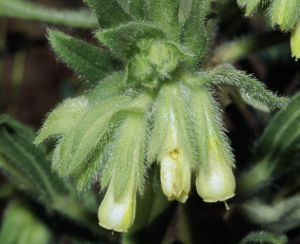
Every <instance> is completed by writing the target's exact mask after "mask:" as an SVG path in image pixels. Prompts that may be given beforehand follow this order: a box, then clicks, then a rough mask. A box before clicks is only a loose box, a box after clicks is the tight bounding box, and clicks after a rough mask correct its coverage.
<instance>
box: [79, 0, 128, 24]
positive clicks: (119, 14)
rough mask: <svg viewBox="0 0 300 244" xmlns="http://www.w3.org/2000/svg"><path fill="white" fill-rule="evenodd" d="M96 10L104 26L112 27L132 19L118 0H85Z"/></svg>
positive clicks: (100, 22)
mask: <svg viewBox="0 0 300 244" xmlns="http://www.w3.org/2000/svg"><path fill="white" fill-rule="evenodd" d="M84 1H85V2H86V3H87V4H88V5H89V6H90V7H91V8H92V9H93V10H94V12H95V14H96V15H97V17H98V21H99V24H100V26H101V27H102V28H110V27H114V26H117V25H119V24H121V23H124V22H128V21H130V17H129V16H128V15H127V14H125V12H124V11H123V10H122V8H121V7H120V6H119V4H118V3H117V1H116V0H84Z"/></svg>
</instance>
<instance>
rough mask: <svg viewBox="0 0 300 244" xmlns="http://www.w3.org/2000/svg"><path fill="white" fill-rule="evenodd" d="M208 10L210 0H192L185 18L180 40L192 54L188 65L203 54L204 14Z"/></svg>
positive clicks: (196, 61)
mask: <svg viewBox="0 0 300 244" xmlns="http://www.w3.org/2000/svg"><path fill="white" fill-rule="evenodd" d="M209 10H210V0H193V1H192V6H191V12H190V14H189V17H188V18H187V19H186V20H185V23H184V25H183V30H182V37H181V38H182V40H183V43H184V44H185V45H187V47H188V48H189V49H190V51H191V52H192V53H193V54H194V58H193V59H190V62H189V63H190V65H192V66H194V65H196V64H197V63H198V62H199V61H200V60H201V58H202V57H203V56H204V54H205V52H206V47H207V30H206V16H207V14H208V12H209Z"/></svg>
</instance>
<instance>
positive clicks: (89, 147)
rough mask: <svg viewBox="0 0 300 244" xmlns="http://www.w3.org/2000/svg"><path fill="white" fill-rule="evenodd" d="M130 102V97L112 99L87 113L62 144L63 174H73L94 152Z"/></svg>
mask: <svg viewBox="0 0 300 244" xmlns="http://www.w3.org/2000/svg"><path fill="white" fill-rule="evenodd" d="M129 100H130V98H128V97H122V96H117V97H112V98H110V99H108V100H106V101H103V102H101V103H99V104H98V105H95V106H94V107H92V108H91V109H89V110H88V111H87V113H86V114H85V115H84V116H83V117H82V119H81V120H80V121H79V123H78V126H76V128H74V130H73V131H72V132H71V133H70V134H69V135H67V137H66V139H64V141H63V142H65V143H63V142H62V144H61V148H60V151H61V153H63V154H64V155H66V156H65V157H62V160H61V165H63V168H62V169H61V172H60V173H61V174H63V175H69V174H70V173H72V172H73V171H74V170H75V169H76V168H77V167H78V166H79V165H80V164H81V163H82V161H83V160H85V159H86V157H87V156H88V155H89V153H92V152H93V150H94V149H95V147H96V146H97V145H98V143H99V141H100V140H101V138H102V136H104V135H105V133H106V132H107V131H108V130H109V129H110V126H111V120H112V118H113V115H114V114H115V113H116V112H117V111H118V110H119V109H120V107H121V106H120V105H123V104H126V103H127V102H128V101H129ZM71 141H72V142H71ZM68 155H69V156H68ZM70 155H72V157H71V156H70Z"/></svg>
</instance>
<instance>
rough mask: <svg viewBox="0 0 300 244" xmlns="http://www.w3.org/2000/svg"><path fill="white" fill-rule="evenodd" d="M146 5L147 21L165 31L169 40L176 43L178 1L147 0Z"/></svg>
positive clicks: (177, 37)
mask: <svg viewBox="0 0 300 244" xmlns="http://www.w3.org/2000/svg"><path fill="white" fill-rule="evenodd" d="M146 4H147V5H146V6H147V8H146V9H147V15H148V16H147V17H148V19H149V20H150V21H151V22H152V23H153V24H155V25H157V26H159V27H160V28H161V29H163V30H165V32H166V33H167V37H168V38H169V39H171V40H173V41H178V40H179V33H180V27H179V23H178V0H164V1H161V0H147V1H146Z"/></svg>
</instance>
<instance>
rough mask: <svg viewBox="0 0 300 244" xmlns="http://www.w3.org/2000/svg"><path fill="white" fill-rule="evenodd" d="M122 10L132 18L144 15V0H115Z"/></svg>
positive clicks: (139, 17)
mask: <svg viewBox="0 0 300 244" xmlns="http://www.w3.org/2000/svg"><path fill="white" fill-rule="evenodd" d="M117 2H118V3H119V4H120V6H121V7H122V9H123V11H124V12H125V13H127V14H128V15H129V16H131V17H132V18H134V19H142V18H143V17H144V0H117Z"/></svg>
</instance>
